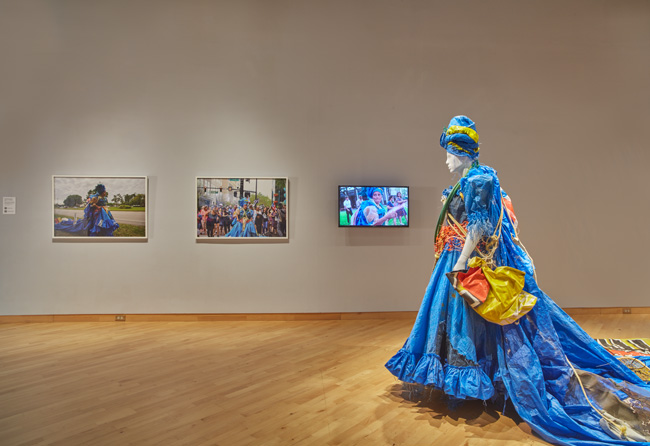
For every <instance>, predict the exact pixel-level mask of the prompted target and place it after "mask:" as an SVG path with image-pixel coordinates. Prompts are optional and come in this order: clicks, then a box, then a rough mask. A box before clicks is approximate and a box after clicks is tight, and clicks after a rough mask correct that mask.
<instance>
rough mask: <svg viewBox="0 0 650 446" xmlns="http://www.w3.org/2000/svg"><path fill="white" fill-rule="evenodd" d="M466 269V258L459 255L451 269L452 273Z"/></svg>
mask: <svg viewBox="0 0 650 446" xmlns="http://www.w3.org/2000/svg"><path fill="white" fill-rule="evenodd" d="M466 269H467V257H465V256H464V255H462V254H461V256H460V257H459V258H458V260H457V261H456V264H455V265H454V267H453V268H452V271H464V270H466Z"/></svg>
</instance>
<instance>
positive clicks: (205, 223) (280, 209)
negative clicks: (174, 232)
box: [196, 198, 287, 237]
mask: <svg viewBox="0 0 650 446" xmlns="http://www.w3.org/2000/svg"><path fill="white" fill-rule="evenodd" d="M196 222H197V228H196V229H197V233H196V235H197V236H198V237H285V236H286V233H287V211H286V208H285V206H284V205H283V204H282V203H274V204H272V205H271V206H265V205H262V204H259V203H258V202H253V203H251V202H250V200H249V199H247V198H242V199H240V200H239V203H238V204H237V205H226V204H215V205H210V206H208V205H204V206H200V207H199V209H198V212H197V214H196Z"/></svg>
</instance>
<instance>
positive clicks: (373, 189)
mask: <svg viewBox="0 0 650 446" xmlns="http://www.w3.org/2000/svg"><path fill="white" fill-rule="evenodd" d="M377 191H379V193H380V194H381V196H382V198H383V197H384V194H383V193H382V190H381V188H379V187H366V195H368V200H372V194H374V193H375V192H377Z"/></svg>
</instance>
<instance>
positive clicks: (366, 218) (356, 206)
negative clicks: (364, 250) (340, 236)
mask: <svg viewBox="0 0 650 446" xmlns="http://www.w3.org/2000/svg"><path fill="white" fill-rule="evenodd" d="M338 195H339V200H338V203H339V206H338V217H339V227H360V228H377V227H392V228H407V227H408V226H409V188H408V187H407V186H339V191H338Z"/></svg>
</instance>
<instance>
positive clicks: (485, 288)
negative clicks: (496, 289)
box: [458, 267, 490, 302]
mask: <svg viewBox="0 0 650 446" xmlns="http://www.w3.org/2000/svg"><path fill="white" fill-rule="evenodd" d="M458 281H459V282H460V283H461V285H462V286H463V288H465V289H466V290H467V291H469V292H470V293H472V295H473V296H474V297H476V298H477V299H478V300H480V301H481V302H485V299H486V298H487V295H488V292H489V291H490V284H489V283H488V281H487V279H486V278H485V274H483V270H482V269H481V268H478V267H475V268H470V269H469V270H467V272H463V271H461V272H459V273H458Z"/></svg>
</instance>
